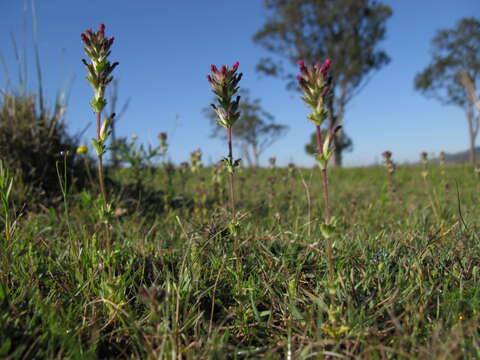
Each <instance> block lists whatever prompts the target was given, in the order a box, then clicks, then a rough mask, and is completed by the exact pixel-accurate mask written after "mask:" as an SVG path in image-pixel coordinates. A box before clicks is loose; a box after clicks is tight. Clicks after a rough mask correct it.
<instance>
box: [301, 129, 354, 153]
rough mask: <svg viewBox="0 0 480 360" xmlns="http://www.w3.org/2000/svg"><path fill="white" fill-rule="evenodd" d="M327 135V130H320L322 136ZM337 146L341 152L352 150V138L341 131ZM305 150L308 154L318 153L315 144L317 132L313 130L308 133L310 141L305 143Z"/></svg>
mask: <svg viewBox="0 0 480 360" xmlns="http://www.w3.org/2000/svg"><path fill="white" fill-rule="evenodd" d="M326 137H327V130H322V138H324V139H325V138H326ZM337 146H338V147H339V149H340V151H341V152H344V151H352V150H353V142H352V139H351V138H350V137H349V136H348V135H347V134H345V132H342V134H341V135H340V137H339V139H338V142H337ZM305 152H306V153H307V154H308V155H312V156H313V155H315V154H317V153H318V146H317V133H316V132H315V131H314V132H313V133H312V134H311V135H310V142H309V143H308V144H305Z"/></svg>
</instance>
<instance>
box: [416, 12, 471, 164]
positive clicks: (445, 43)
mask: <svg viewBox="0 0 480 360" xmlns="http://www.w3.org/2000/svg"><path fill="white" fill-rule="evenodd" d="M431 44H432V57H433V59H432V62H431V63H430V65H428V66H427V67H426V68H425V69H424V70H423V71H422V72H420V73H418V74H417V75H416V76H415V80H414V85H415V89H416V90H418V91H420V92H421V93H422V94H423V95H425V96H427V97H431V98H435V99H437V100H439V101H440V102H441V103H442V104H446V105H455V106H459V107H460V108H462V109H463V110H464V111H465V115H466V117H467V122H468V135H469V136H468V137H469V143H470V149H469V151H470V161H471V162H472V164H475V162H476V159H475V157H476V156H475V140H476V137H477V135H478V131H479V127H480V119H479V115H478V114H477V116H475V96H473V95H474V94H476V86H477V82H478V79H479V76H480V22H479V20H477V19H475V18H463V19H461V20H460V21H458V23H457V25H456V27H455V28H454V29H447V30H440V31H438V32H437V34H436V35H435V37H434V38H433V40H432V43H431Z"/></svg>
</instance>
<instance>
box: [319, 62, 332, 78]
mask: <svg viewBox="0 0 480 360" xmlns="http://www.w3.org/2000/svg"><path fill="white" fill-rule="evenodd" d="M331 64H332V60H330V59H327V60H325V62H324V63H323V65H322V69H321V70H320V72H321V73H322V75H325V74H326V73H327V72H328V70H329V69H330V65H331Z"/></svg>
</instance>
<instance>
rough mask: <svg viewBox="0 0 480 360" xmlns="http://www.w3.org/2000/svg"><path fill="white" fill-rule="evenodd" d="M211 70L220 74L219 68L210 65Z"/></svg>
mask: <svg viewBox="0 0 480 360" xmlns="http://www.w3.org/2000/svg"><path fill="white" fill-rule="evenodd" d="M210 69H212V72H214V73H216V72H218V70H217V67H216V66H215V65H213V64H212V65H210Z"/></svg>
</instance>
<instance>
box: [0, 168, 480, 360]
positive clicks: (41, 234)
mask: <svg viewBox="0 0 480 360" xmlns="http://www.w3.org/2000/svg"><path fill="white" fill-rule="evenodd" d="M52 166H53V164H52ZM421 171H422V169H421V168H420V167H413V166H412V167H400V168H399V169H397V172H396V174H395V189H391V188H389V187H388V185H387V178H386V172H385V169H383V168H380V167H378V168H376V167H373V168H359V169H333V170H331V171H330V175H331V178H330V184H331V202H332V213H333V215H335V216H336V217H337V218H338V219H339V223H338V224H339V225H338V234H336V235H335V237H334V258H335V280H334V281H328V277H327V263H326V256H325V247H324V245H325V240H324V239H323V238H322V236H321V232H320V230H319V228H320V225H321V219H322V215H323V214H322V192H321V191H322V189H321V174H320V171H319V170H318V169H317V170H313V171H312V170H299V169H295V170H294V171H292V172H289V171H288V170H287V169H275V170H266V169H244V170H241V171H240V172H239V173H238V174H237V175H238V176H237V179H236V186H237V199H238V204H237V208H238V209H239V210H240V211H241V212H242V213H241V216H240V219H241V220H240V221H241V231H240V233H239V234H238V235H236V236H237V237H236V238H235V236H233V235H231V234H230V233H229V230H228V223H229V219H230V218H229V212H228V209H227V206H226V204H227V201H228V197H227V195H228V193H227V192H226V189H225V186H226V185H227V183H226V181H225V182H223V183H222V184H221V186H219V187H215V186H214V185H213V184H212V181H211V175H212V171H211V169H208V168H204V169H202V171H201V172H200V173H199V174H194V175H192V174H190V175H188V178H182V176H181V174H180V172H179V171H178V170H177V171H176V173H175V174H174V176H173V179H171V180H172V181H169V180H168V179H166V177H165V173H164V171H163V170H161V169H157V170H156V171H154V172H149V173H148V176H144V177H143V178H142V179H143V180H144V182H147V185H148V187H140V186H138V184H137V185H135V180H134V179H138V176H137V177H135V176H133V174H131V173H129V171H128V170H125V169H124V170H121V171H118V172H115V173H111V174H110V175H111V176H112V178H114V179H116V180H117V181H121V182H122V183H123V184H124V185H125V184H128V183H132V184H133V185H131V186H130V187H127V186H126V185H125V187H124V189H127V188H128V189H130V191H129V192H127V191H123V192H122V191H119V192H116V193H114V194H111V196H112V198H113V199H115V212H116V216H115V217H114V219H113V220H112V221H111V229H110V231H109V232H110V234H111V239H112V242H111V243H112V249H111V252H110V253H108V252H107V250H106V249H105V234H106V230H105V226H104V224H100V223H98V222H97V219H98V216H97V212H96V210H95V209H97V208H98V207H99V206H100V202H99V200H98V197H97V195H96V194H95V192H94V191H92V192H85V191H84V192H81V193H78V192H74V191H70V193H69V195H68V216H65V212H64V210H65V209H63V208H62V207H60V208H45V209H44V210H43V211H38V212H35V213H33V212H28V213H23V215H22V216H20V217H19V218H16V219H12V220H16V223H15V231H14V232H13V234H12V239H11V241H10V242H8V241H6V240H5V237H4V241H1V242H0V358H2V357H6V358H12V359H17V358H18V359H21V358H25V359H41V358H42V359H43V358H71V359H96V358H112V359H121V358H141V359H144V358H151V359H164V358H165V359H166V358H168V359H172V358H182V359H199V358H212V359H247V358H259V357H264V358H267V359H268V358H269V359H288V358H292V359H307V358H308V359H322V358H352V357H356V358H362V359H389V358H391V359H394V358H395V359H404V358H405V359H410V358H414V359H416V358H425V359H426V358H432V359H433V358H435V359H459V358H465V359H473V358H479V357H480V341H479V338H480V336H479V335H480V329H479V325H478V324H479V323H480V285H479V284H480V282H479V279H480V243H479V231H478V226H479V221H478V219H480V207H479V195H478V194H479V189H480V183H479V180H478V179H477V178H476V177H475V176H474V174H473V170H472V169H471V167H466V166H465V167H463V166H455V167H453V166H452V167H448V168H447V169H446V174H445V176H442V174H441V171H440V169H438V168H436V167H433V166H432V167H431V168H430V174H429V175H428V177H427V181H426V182H424V181H423V178H422V176H421ZM225 180H226V176H225ZM13 187H14V188H15V182H14V185H13ZM446 187H448V189H446ZM457 188H458V192H457ZM122 194H123V195H122ZM127 195H128V196H127ZM19 205H20V204H17V207H19ZM11 215H12V217H13V214H11ZM2 229H3V227H2Z"/></svg>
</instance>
